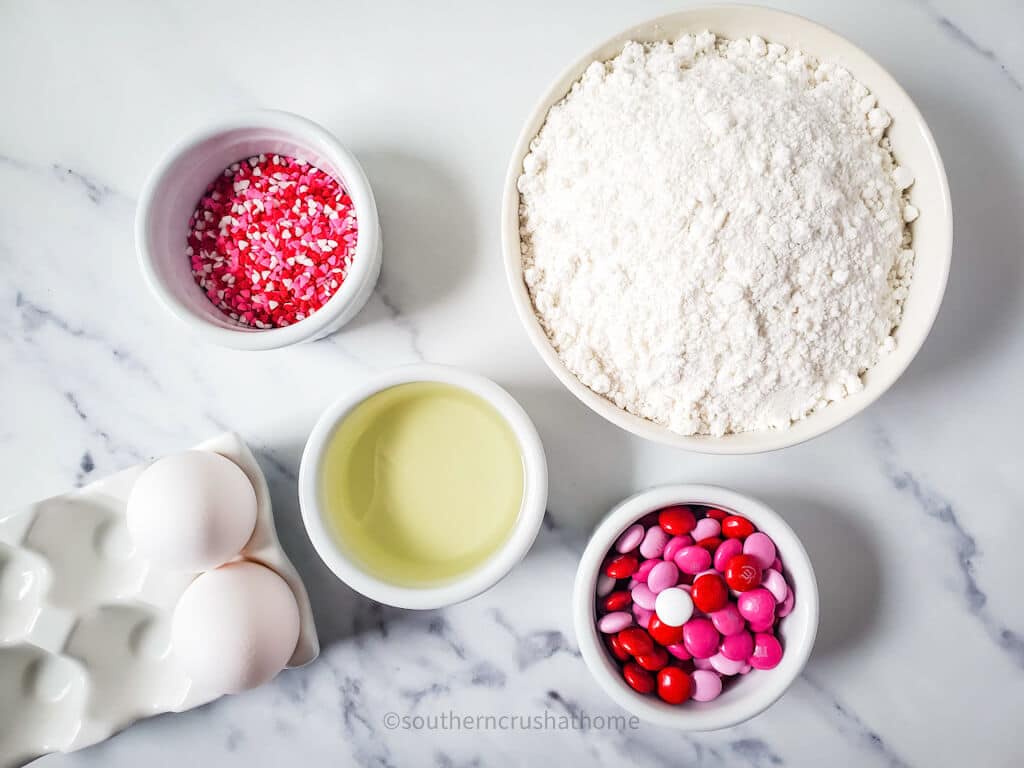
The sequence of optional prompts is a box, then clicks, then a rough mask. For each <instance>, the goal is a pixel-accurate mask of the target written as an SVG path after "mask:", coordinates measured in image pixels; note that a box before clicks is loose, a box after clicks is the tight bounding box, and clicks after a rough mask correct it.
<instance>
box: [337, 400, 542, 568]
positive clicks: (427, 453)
mask: <svg viewBox="0 0 1024 768" xmlns="http://www.w3.org/2000/svg"><path fill="white" fill-rule="evenodd" d="M321 477H322V480H321V482H322V484H323V485H322V493H323V498H324V500H325V502H326V509H327V513H328V517H329V521H330V524H331V527H332V528H333V533H334V535H335V536H336V537H337V538H338V541H339V543H340V544H341V546H342V548H343V549H344V550H345V551H346V552H347V553H348V554H349V556H350V557H352V558H353V559H354V560H356V561H357V562H358V563H360V564H361V565H362V567H363V568H365V569H366V570H367V571H368V572H369V573H371V574H373V575H374V576H376V577H377V578H379V579H382V580H384V581H387V582H390V583H393V584H398V585H402V586H412V587H422V586H432V585H436V584H440V583H443V582H446V581H450V580H452V579H454V578H456V577H458V576H459V575H461V574H464V573H467V572H468V571H470V570H472V569H473V568H475V567H476V566H478V565H480V564H481V563H482V562H484V561H485V560H486V559H487V558H488V557H489V556H490V555H491V554H493V553H494V552H495V551H496V550H497V549H498V548H499V547H500V546H501V545H502V544H503V543H504V542H505V541H506V540H507V539H508V536H509V534H510V533H511V531H512V528H513V526H514V525H515V522H516V519H517V518H518V516H519V509H520V506H521V505H522V500H523V460H522V453H521V451H520V449H519V443H518V441H517V440H516V437H515V434H514V433H513V432H512V429H511V428H510V427H509V425H508V423H507V422H506V421H505V420H504V418H502V416H501V415H500V414H499V413H498V412H497V411H496V410H495V409H494V407H493V406H492V405H491V404H490V403H488V402H487V401H485V400H483V399H482V398H480V397H478V396H477V395H475V394H473V393H471V392H468V391H467V390H464V389H462V388H460V387H456V386H452V385H450V384H442V383H439V382H413V383H409V384H399V385H397V386H395V387H391V388H390V389H386V390H384V391H382V392H378V393H377V394H375V395H372V396H371V397H369V398H367V399H366V400H364V401H363V402H362V403H360V404H359V405H357V406H356V407H355V408H354V409H353V410H351V411H350V412H349V414H348V415H347V416H346V417H345V419H344V420H343V421H342V422H341V424H340V425H339V426H338V428H337V429H336V430H335V433H334V435H333V436H332V438H331V442H330V443H329V445H328V447H327V451H326V453H325V456H324V465H323V471H322V474H321Z"/></svg>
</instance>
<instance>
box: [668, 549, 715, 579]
mask: <svg viewBox="0 0 1024 768" xmlns="http://www.w3.org/2000/svg"><path fill="white" fill-rule="evenodd" d="M673 562H675V564H676V565H677V566H678V567H679V570H680V571H682V572H683V573H689V574H690V575H693V574H695V573H700V572H701V571H703V570H706V569H707V568H708V566H710V565H711V553H710V552H708V551H707V550H706V549H704V548H703V547H701V546H698V545H696V544H694V545H691V546H689V547H683V548H682V549H681V550H679V552H677V553H676V556H675V559H674V561H673Z"/></svg>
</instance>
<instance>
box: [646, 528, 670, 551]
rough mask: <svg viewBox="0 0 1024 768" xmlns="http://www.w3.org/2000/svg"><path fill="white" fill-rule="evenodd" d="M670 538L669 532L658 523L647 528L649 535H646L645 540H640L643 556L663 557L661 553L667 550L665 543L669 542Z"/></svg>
mask: <svg viewBox="0 0 1024 768" xmlns="http://www.w3.org/2000/svg"><path fill="white" fill-rule="evenodd" d="M668 539H669V536H668V534H667V533H665V532H664V531H663V530H661V528H659V527H657V526H656V525H652V526H651V527H650V528H648V529H647V535H645V536H644V540H643V541H642V542H640V554H641V556H643V557H661V553H662V552H664V551H665V545H666V544H668Z"/></svg>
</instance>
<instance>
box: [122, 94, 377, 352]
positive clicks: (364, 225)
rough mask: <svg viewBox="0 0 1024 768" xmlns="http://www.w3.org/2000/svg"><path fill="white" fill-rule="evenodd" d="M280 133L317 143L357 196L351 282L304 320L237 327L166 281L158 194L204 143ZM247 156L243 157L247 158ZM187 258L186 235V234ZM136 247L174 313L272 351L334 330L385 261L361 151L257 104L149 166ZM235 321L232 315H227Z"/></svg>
mask: <svg viewBox="0 0 1024 768" xmlns="http://www.w3.org/2000/svg"><path fill="white" fill-rule="evenodd" d="M253 128H257V129H260V128H262V129H268V130H276V131H280V132H282V133H285V134H288V135H290V137H291V138H292V139H293V140H294V141H295V142H296V143H297V144H300V145H302V146H305V147H307V148H311V149H312V148H314V147H315V148H316V151H317V152H319V153H320V154H323V155H327V156H328V159H329V160H330V161H331V162H332V163H333V164H334V165H335V167H336V169H337V173H338V175H339V176H340V177H341V178H340V179H338V181H340V182H341V183H342V184H343V185H344V187H345V190H346V191H347V192H348V194H349V197H351V199H352V205H353V208H354V209H355V214H356V220H357V222H358V226H359V235H358V238H357V240H356V250H355V254H354V256H353V259H352V266H351V268H350V270H349V274H348V276H347V277H346V279H345V282H344V283H343V284H342V285H341V287H340V288H339V289H338V290H337V291H335V293H334V294H333V295H332V296H331V298H330V299H328V300H327V302H326V303H325V304H324V305H323V306H322V307H321V308H320V309H319V310H317V311H316V312H314V313H313V314H311V315H310V316H309V317H306V318H304V319H302V320H300V321H299V322H297V323H295V324H293V325H289V326H285V327H283V328H270V329H258V328H244V327H241V326H239V327H238V328H232V327H226V326H221V325H217V324H215V323H212V322H210V321H209V320H208V319H206V318H204V317H202V316H200V315H197V314H196V313H195V312H193V311H192V310H191V309H190V308H189V307H187V306H186V305H185V304H184V303H182V301H181V300H180V299H179V298H178V296H177V294H176V293H175V291H173V290H172V289H171V288H169V287H168V286H167V284H166V283H165V281H164V280H163V278H162V277H161V276H160V273H159V271H158V270H157V269H156V266H155V264H156V258H155V257H154V249H153V246H152V245H151V242H150V238H151V234H152V226H153V220H154V217H155V215H156V207H157V205H158V200H157V192H158V191H159V189H160V188H161V186H162V184H163V183H164V181H165V180H166V179H167V178H168V177H169V176H170V175H171V174H172V173H174V171H175V169H176V168H177V167H178V166H179V165H180V164H181V163H183V162H184V161H185V160H186V159H187V157H188V156H189V155H190V154H191V153H192V152H193V151H194V150H195V149H196V148H197V147H199V146H200V145H202V144H203V143H204V142H206V141H209V140H210V139H213V138H215V137H217V136H220V135H223V134H226V133H230V132H233V131H238V130H245V129H253ZM242 159H244V158H239V159H238V160H239V161H240V160H242ZM182 238H183V239H182V243H183V249H182V258H185V255H184V234H183V235H182ZM135 249H136V252H137V254H138V260H139V266H140V268H141V270H142V275H143V277H144V278H145V282H146V284H147V285H148V286H149V288H150V290H151V291H152V293H153V294H154V295H155V296H156V298H157V299H158V303H159V304H161V305H162V306H163V307H164V309H166V310H167V311H168V312H169V313H170V314H171V315H173V316H174V317H175V318H177V319H178V321H179V322H181V323H183V324H184V325H185V326H187V327H188V328H189V329H190V330H191V331H192V332H194V333H196V334H198V335H200V336H201V337H202V338H204V339H205V340H207V341H209V342H211V343H214V344H218V345H220V346H224V347H231V348H234V349H241V350H270V349H278V348H281V347H286V346H290V345H292V344H296V343H299V342H302V341H307V340H310V339H314V338H318V337H319V336H321V335H324V334H325V333H328V332H329V331H330V330H331V327H332V325H333V324H334V323H335V321H336V320H337V319H338V317H339V316H340V315H342V314H343V313H344V312H345V310H346V309H347V308H348V307H349V305H350V304H351V303H353V302H355V301H358V300H359V297H360V295H361V291H360V289H361V288H362V287H363V286H364V284H365V283H366V281H367V280H375V279H376V275H377V273H378V272H379V269H380V265H379V261H380V222H379V217H378V213H377V204H376V201H375V200H374V196H373V190H372V189H371V187H370V182H369V180H368V179H367V177H366V173H365V171H363V168H362V166H361V165H360V164H359V161H358V160H357V159H356V158H355V156H354V155H353V154H352V153H351V152H350V151H349V150H348V149H347V148H346V147H345V146H344V145H343V144H342V143H341V142H340V141H339V140H338V139H337V138H336V137H335V136H334V134H332V133H331V132H330V131H328V130H327V129H325V128H324V127H323V126H321V125H320V124H318V123H316V122H314V121H312V120H310V119H309V118H306V117H303V116H301V115H297V114H294V113H292V112H286V111H283V110H276V109H256V110H248V111H244V112H240V113H237V114H234V115H231V116H227V117H219V118H217V119H216V120H214V121H213V122H210V123H208V124H205V125H203V126H200V127H199V128H197V129H195V130H193V131H192V132H191V133H189V134H187V135H186V136H185V137H184V138H182V139H180V140H178V141H177V142H176V143H175V144H173V145H172V146H171V148H170V149H168V150H167V151H166V152H165V153H164V155H163V156H162V157H161V159H160V160H159V161H158V162H157V164H156V165H155V166H154V167H153V170H152V171H150V173H149V176H148V177H147V178H146V181H145V182H144V184H143V186H142V190H141V192H140V194H139V202H138V204H137V206H136V209H135ZM228 321H229V322H230V320H228Z"/></svg>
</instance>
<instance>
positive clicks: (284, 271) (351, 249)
mask: <svg viewBox="0 0 1024 768" xmlns="http://www.w3.org/2000/svg"><path fill="white" fill-rule="evenodd" d="M189 227H190V230H189V234H188V243H187V247H186V250H185V254H186V257H187V258H188V260H189V265H190V266H191V268H192V277H193V279H194V280H195V281H196V283H197V284H198V285H199V287H200V288H201V289H202V291H203V293H204V294H206V297H207V298H208V299H209V300H210V302H211V303H212V304H214V306H216V307H217V308H218V309H219V310H221V311H222V312H223V313H224V314H226V315H227V316H228V317H230V318H231V319H233V320H235V321H236V322H238V323H241V324H243V325H247V326H250V327H252V328H278V327H282V326H286V325H292V324H294V323H297V322H299V321H300V320H303V319H305V318H307V317H309V316H310V315H311V314H313V313H314V312H316V311H317V310H318V309H320V307H322V306H323V305H324V304H325V303H326V302H327V300H328V299H330V298H331V296H332V295H334V293H335V292H336V291H337V290H338V289H339V288H340V287H341V285H342V283H344V282H345V278H346V276H347V275H348V270H349V267H350V266H351V264H352V258H353V256H354V255H355V249H356V240H357V234H358V228H357V224H356V218H355V211H354V208H353V206H352V199H351V198H350V197H349V195H348V193H347V192H346V191H345V189H344V187H342V186H341V184H340V183H339V182H338V180H337V179H335V178H334V177H332V176H331V175H329V174H327V173H325V172H324V171H321V170H320V169H318V168H314V167H313V166H311V165H309V164H308V163H306V162H302V161H298V160H295V159H293V158H290V157H285V156H283V155H259V156H258V157H252V158H249V159H248V160H242V161H239V162H237V163H233V164H232V165H231V166H230V167H228V168H226V169H224V172H223V173H221V174H220V175H219V176H218V177H217V178H216V179H214V180H213V182H212V183H211V184H210V186H209V187H207V189H206V191H205V192H204V193H203V196H202V197H201V198H200V200H199V202H198V204H197V205H196V208H195V211H194V212H193V213H192V217H191V219H190V221H189Z"/></svg>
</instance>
